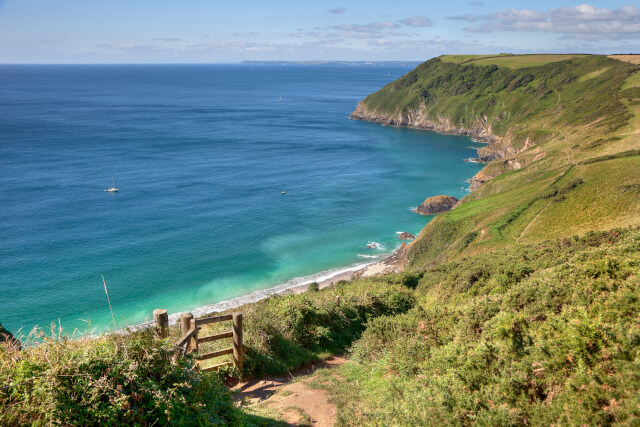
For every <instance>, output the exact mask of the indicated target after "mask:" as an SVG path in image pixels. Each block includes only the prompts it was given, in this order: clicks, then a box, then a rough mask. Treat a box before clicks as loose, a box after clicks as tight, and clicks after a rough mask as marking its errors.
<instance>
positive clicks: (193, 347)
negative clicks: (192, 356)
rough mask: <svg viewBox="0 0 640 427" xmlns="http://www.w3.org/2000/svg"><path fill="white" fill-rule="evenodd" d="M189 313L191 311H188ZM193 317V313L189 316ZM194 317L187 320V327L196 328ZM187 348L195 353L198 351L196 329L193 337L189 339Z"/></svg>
mask: <svg viewBox="0 0 640 427" xmlns="http://www.w3.org/2000/svg"><path fill="white" fill-rule="evenodd" d="M189 314H191V313H189ZM191 317H193V315H192V316H191ZM196 328H197V326H196V319H191V321H190V322H189V329H196ZM188 349H189V350H191V351H195V352H196V353H197V352H198V332H197V329H196V333H195V334H194V335H193V337H192V338H191V340H190V341H189V347H188Z"/></svg>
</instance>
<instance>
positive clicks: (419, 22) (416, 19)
mask: <svg viewBox="0 0 640 427" xmlns="http://www.w3.org/2000/svg"><path fill="white" fill-rule="evenodd" d="M400 22H402V23H403V24H404V25H406V26H408V27H432V26H433V21H431V19H429V18H427V17H426V16H412V17H411V18H407V19H403V20H402V21H400Z"/></svg>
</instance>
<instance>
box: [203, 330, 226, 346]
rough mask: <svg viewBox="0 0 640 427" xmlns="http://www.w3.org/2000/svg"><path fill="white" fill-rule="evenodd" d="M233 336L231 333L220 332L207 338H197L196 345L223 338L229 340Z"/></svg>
mask: <svg viewBox="0 0 640 427" xmlns="http://www.w3.org/2000/svg"><path fill="white" fill-rule="evenodd" d="M232 336H233V331H228V332H222V333H219V334H215V335H209V336H208V337H202V338H198V344H204V343H207V342H212V341H218V340H221V339H224V338H231V337H232Z"/></svg>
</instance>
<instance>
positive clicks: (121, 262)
mask: <svg viewBox="0 0 640 427" xmlns="http://www.w3.org/2000/svg"><path fill="white" fill-rule="evenodd" d="M407 71H409V68H406V67H380V66H377V67H373V66H371V67H367V66H357V67H353V66H351V67H350V66H314V67H311V66H275V65H274V66H269V65H260V66H249V65H206V66H205V65H180V66H177V65H170V66H169V65H167V66H150V65H149V66H131V65H126V66H124V65H120V66H107V65H100V66H0V108H1V112H0V188H1V189H2V190H1V191H0V206H1V208H0V322H1V323H2V324H3V325H4V326H5V327H7V328H8V329H10V330H14V331H15V330H17V329H18V328H20V327H23V328H24V331H28V330H30V329H31V328H32V327H33V326H34V325H36V324H39V325H41V326H46V325H48V324H49V323H50V322H52V321H57V319H61V322H62V324H63V326H65V327H67V328H75V327H80V328H85V327H86V323H85V322H84V321H82V320H80V319H83V320H90V321H91V327H92V328H97V329H98V330H102V329H104V328H106V327H107V326H108V323H109V322H110V320H111V315H110V314H109V308H108V304H107V300H106V296H105V293H104V288H103V285H102V279H101V275H104V277H105V279H106V282H107V285H108V288H109V296H110V298H111V304H112V306H113V311H114V314H115V317H116V321H117V323H118V326H123V325H125V324H130V325H131V324H136V323H139V322H141V321H144V320H146V319H149V318H150V316H151V312H152V311H153V309H154V308H160V307H162V308H167V309H168V310H169V312H170V313H175V312H178V311H185V310H191V309H193V308H195V307H198V306H203V305H206V304H210V303H214V302H217V301H221V300H226V299H230V298H234V297H238V296H241V295H245V294H248V293H251V292H252V291H255V290H258V289H265V288H269V287H272V286H274V285H277V284H280V283H283V282H287V281H288V280H291V279H294V278H299V277H305V276H308V275H311V274H314V273H318V272H320V271H325V270H329V269H335V268H344V267H349V266H352V265H354V264H358V263H362V262H368V261H374V260H375V259H373V258H363V255H365V256H369V257H371V256H382V255H383V254H386V253H389V252H390V251H391V250H393V249H394V248H395V247H396V246H398V245H399V243H400V242H399V241H398V240H397V238H396V231H409V232H412V233H417V232H419V231H420V230H421V229H422V228H423V227H424V225H425V224H426V223H427V222H428V221H429V218H428V217H423V216H420V215H417V214H414V213H412V212H411V211H410V207H412V206H416V205H418V204H419V203H421V202H422V201H423V200H424V198H425V197H427V196H430V195H435V194H450V195H454V196H458V197H461V196H463V195H464V194H465V190H464V187H466V186H467V183H466V180H467V179H468V178H470V177H471V176H472V175H473V174H475V173H476V172H477V171H478V170H479V169H480V166H479V165H476V164H473V163H466V162H463V159H464V158H467V157H471V156H473V155H474V151H473V150H472V149H471V148H470V147H477V146H479V144H477V143H474V142H472V141H470V140H469V139H468V138H464V137H455V136H444V135H438V134H435V133H431V132H422V131H413V130H408V129H397V128H391V127H383V126H380V125H377V124H372V123H366V122H360V121H353V120H349V119H348V117H349V114H350V113H351V111H353V109H354V108H355V106H356V104H357V102H358V101H359V100H360V99H362V98H364V97H365V96H366V95H367V94H369V93H371V92H374V91H376V90H377V89H379V88H380V87H382V86H384V85H385V84H387V83H389V82H390V81H392V80H394V79H396V78H398V77H399V76H401V75H402V74H404V73H406V72H407ZM280 96H282V99H283V101H282V102H281V101H280V100H279V98H280ZM112 177H114V179H115V183H116V186H117V187H119V188H120V192H118V193H107V192H104V191H103V190H104V188H106V187H107V186H109V185H111V179H112ZM283 190H284V191H286V192H287V193H286V194H285V195H282V194H281V191H283ZM368 241H377V242H380V243H382V244H383V245H384V247H385V249H384V250H372V249H367V248H366V243H367V242H368ZM359 255H360V256H359Z"/></svg>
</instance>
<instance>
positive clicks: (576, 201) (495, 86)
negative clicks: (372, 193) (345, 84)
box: [363, 54, 640, 270]
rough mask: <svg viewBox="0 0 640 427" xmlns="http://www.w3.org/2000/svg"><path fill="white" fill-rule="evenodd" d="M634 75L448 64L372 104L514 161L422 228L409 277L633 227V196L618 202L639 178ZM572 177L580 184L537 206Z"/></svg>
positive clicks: (567, 64)
mask: <svg viewBox="0 0 640 427" xmlns="http://www.w3.org/2000/svg"><path fill="white" fill-rule="evenodd" d="M638 70H639V68H638V66H636V65H633V64H629V63H626V62H621V61H618V60H615V59H610V58H607V57H604V56H597V55H508V54H504V55H498V56H479V55H458V56H445V57H440V58H435V59H432V60H430V61H427V62H425V63H423V64H421V65H420V66H418V67H417V68H416V69H415V70H413V71H412V72H410V73H408V74H406V75H405V76H403V77H402V78H400V79H398V80H396V81H395V82H392V83H390V84H389V85H387V86H385V87H384V88H382V89H381V90H380V91H378V92H376V93H374V94H372V95H369V96H368V97H367V98H366V99H365V100H364V101H363V102H364V104H365V105H366V107H367V108H368V109H369V110H370V111H374V112H377V113H378V114H382V115H383V116H384V115H386V116H388V117H396V116H398V115H404V116H406V117H411V116H419V115H421V116H422V117H428V118H429V119H430V120H432V121H434V122H438V121H443V120H446V121H447V122H448V123H451V124H452V125H453V126H456V127H464V128H465V129H481V130H482V129H489V130H490V131H491V132H492V133H493V134H495V135H498V136H500V137H502V138H503V139H502V142H501V143H500V144H498V145H497V147H498V148H500V147H502V148H503V149H504V150H510V152H511V153H512V154H510V155H509V154H508V155H507V158H506V159H496V160H494V161H492V162H491V163H489V164H488V165H487V166H486V167H485V168H484V169H483V170H482V172H481V173H482V174H483V175H484V176H485V177H487V178H488V179H489V181H488V182H487V183H485V184H483V185H482V186H481V187H480V188H479V189H477V190H475V191H474V192H473V193H472V194H470V195H469V196H467V197H465V199H463V203H462V205H460V206H459V207H457V208H456V209H455V210H453V211H451V212H448V213H446V214H442V215H439V216H438V217H436V218H435V219H434V220H432V221H431V222H430V223H429V224H428V225H427V227H426V228H425V229H424V230H423V232H422V233H420V236H419V237H418V238H417V239H416V240H415V241H414V242H413V243H412V244H411V246H410V249H409V258H410V260H409V266H410V268H411V269H416V270H419V269H421V268H424V267H426V266H429V265H432V264H434V263H438V262H442V261H445V260H447V259H455V258H456V257H458V256H468V255H474V254H482V253H487V252H490V251H494V250H496V249H500V248H505V247H509V246H511V245H513V244H514V243H515V242H516V241H522V242H535V241H542V240H545V239H548V238H551V237H554V236H557V235H570V234H574V233H585V232H587V231H590V230H604V229H608V228H611V227H614V226H616V225H631V224H637V223H640V214H639V212H640V211H639V210H638V207H639V206H640V205H639V203H640V199H639V197H638V195H637V193H635V192H625V193H620V192H619V191H618V188H619V187H620V186H621V185H633V184H634V182H635V181H634V180H637V179H638V177H637V174H636V173H635V171H636V170H638V169H639V168H638V166H639V165H638V158H637V156H635V153H636V151H635V150H638V149H640V134H637V133H636V132H635V130H636V128H637V127H638V124H637V123H640V122H638V120H640V118H639V116H638V114H640V110H639V109H638V108H639V107H640V104H638V105H635V104H634V103H635V102H636V98H638V99H640V95H638V94H636V92H637V90H636V89H637V84H638V83H639V82H640V81H639V80H638V79H639V78H640V77H639V76H640V72H639V71H638ZM525 147H526V149H525ZM485 150H486V149H485ZM623 157H628V159H626V160H622V158H623ZM596 164H598V165H597V166H596ZM569 171H570V173H571V176H572V177H573V178H581V179H582V180H583V185H581V186H580V188H579V189H576V190H574V191H570V192H567V193H566V194H564V193H563V194H559V195H554V197H552V198H551V199H549V200H547V199H545V198H544V197H545V195H546V194H549V192H553V191H558V188H557V183H555V182H554V180H556V179H559V177H561V176H563V174H567V173H569ZM573 178H572V179H573ZM632 181H633V182H632ZM425 196H427V195H425ZM472 237H473V238H472Z"/></svg>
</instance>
